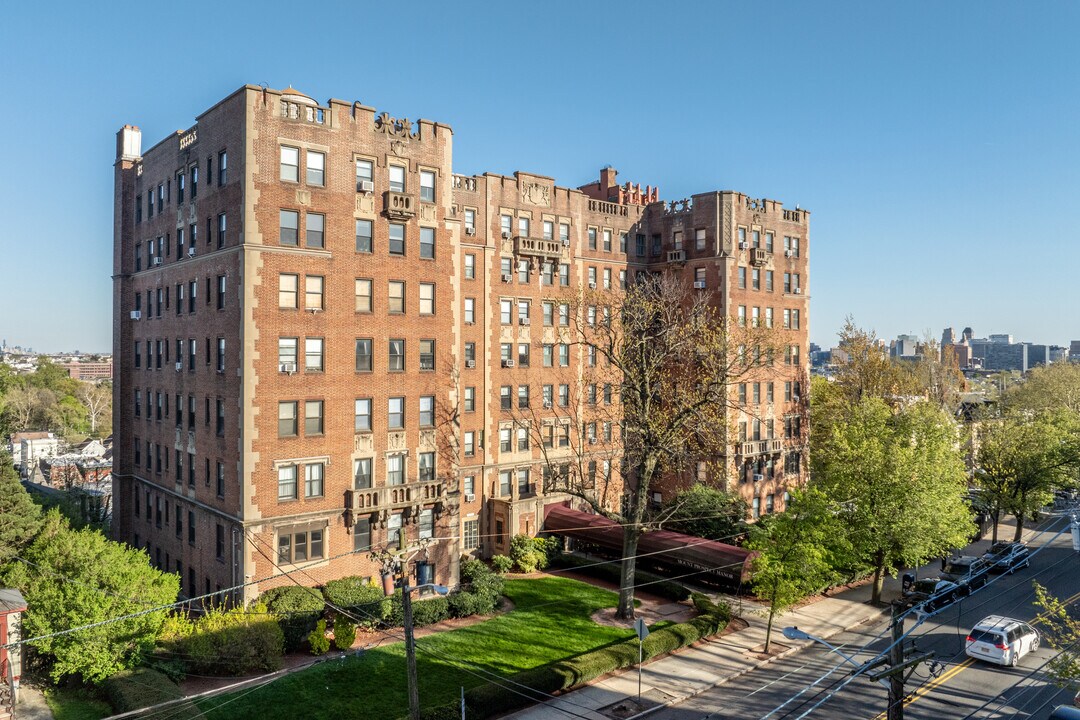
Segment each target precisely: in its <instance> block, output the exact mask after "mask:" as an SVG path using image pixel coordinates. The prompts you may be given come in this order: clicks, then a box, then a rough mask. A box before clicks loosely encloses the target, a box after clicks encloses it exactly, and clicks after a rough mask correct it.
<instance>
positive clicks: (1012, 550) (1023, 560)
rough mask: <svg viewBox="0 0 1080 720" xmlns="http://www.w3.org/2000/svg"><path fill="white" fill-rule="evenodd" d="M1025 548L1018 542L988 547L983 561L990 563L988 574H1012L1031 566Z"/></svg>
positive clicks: (1028, 553) (995, 544)
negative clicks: (1018, 569)
mask: <svg viewBox="0 0 1080 720" xmlns="http://www.w3.org/2000/svg"><path fill="white" fill-rule="evenodd" d="M1030 554H1031V553H1030V552H1029V551H1028V549H1027V546H1026V545H1024V543H1019V542H999V543H994V544H993V545H991V546H990V549H989V550H988V551H987V552H986V554H985V555H983V560H985V561H986V562H988V563H990V572H993V573H1000V572H1006V571H1008V572H1010V573H1011V572H1013V571H1014V570H1016V569H1017V568H1026V567H1028V566H1030V565H1031V561H1030V560H1029V559H1028V555H1030Z"/></svg>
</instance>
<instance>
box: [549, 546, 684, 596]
mask: <svg viewBox="0 0 1080 720" xmlns="http://www.w3.org/2000/svg"><path fill="white" fill-rule="evenodd" d="M597 562H598V561H597V560H592V559H589V558H584V557H581V556H580V555H559V556H558V557H557V558H556V559H555V561H554V562H553V563H552V564H553V565H555V566H557V567H561V568H569V569H572V570H575V571H577V572H579V573H581V574H582V575H588V576H589V577H594V578H599V579H601V580H607V581H609V582H613V583H615V584H616V585H618V584H619V583H620V582H621V581H622V565H621V563H620V562H618V561H615V562H608V563H604V564H603V565H597V564H595V563H597ZM634 580H635V582H636V583H638V584H644V583H648V584H649V588H648V592H649V593H651V594H653V595H659V596H660V597H665V598H668V599H669V600H676V601H681V600H686V599H687V598H689V597H690V591H689V590H687V589H686V587H684V586H683V585H680V584H679V583H677V582H673V581H671V580H665V579H664V578H662V577H660V576H659V575H654V574H653V573H650V572H645V571H644V570H640V569H638V570H635V572H634Z"/></svg>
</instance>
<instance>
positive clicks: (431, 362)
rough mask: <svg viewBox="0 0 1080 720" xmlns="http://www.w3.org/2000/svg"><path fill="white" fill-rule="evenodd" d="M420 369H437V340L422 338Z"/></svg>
mask: <svg viewBox="0 0 1080 720" xmlns="http://www.w3.org/2000/svg"><path fill="white" fill-rule="evenodd" d="M420 369H421V370H434V369H435V341H434V340H421V341H420Z"/></svg>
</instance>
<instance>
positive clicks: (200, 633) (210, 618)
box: [161, 604, 285, 675]
mask: <svg viewBox="0 0 1080 720" xmlns="http://www.w3.org/2000/svg"><path fill="white" fill-rule="evenodd" d="M169 632H170V634H169V635H163V636H162V637H161V641H162V645H163V646H164V647H165V649H166V650H167V651H171V652H175V653H176V654H177V655H179V656H181V657H184V658H185V662H186V665H187V668H188V670H189V671H190V672H193V673H197V674H201V675H250V674H253V673H256V672H263V671H269V670H277V669H278V668H280V667H281V656H282V654H283V653H284V649H285V648H284V646H285V638H284V635H283V633H282V631H281V628H280V627H279V626H278V623H277V622H276V621H275V619H274V617H273V616H272V615H270V614H269V613H267V610H266V606H265V605H260V604H256V605H254V606H253V607H252V608H251V612H248V611H245V610H244V609H243V608H233V609H231V610H225V609H222V608H215V607H211V608H210V609H209V610H207V611H206V612H205V613H204V614H203V615H202V616H200V617H198V618H196V619H195V621H194V622H191V623H188V625H187V626H184V625H183V624H182V623H181V622H180V621H176V620H174V621H170V624H169Z"/></svg>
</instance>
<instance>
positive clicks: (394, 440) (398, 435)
mask: <svg viewBox="0 0 1080 720" xmlns="http://www.w3.org/2000/svg"><path fill="white" fill-rule="evenodd" d="M386 449H387V450H404V449H405V433H403V432H392V433H388V434H387V436H386Z"/></svg>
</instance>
